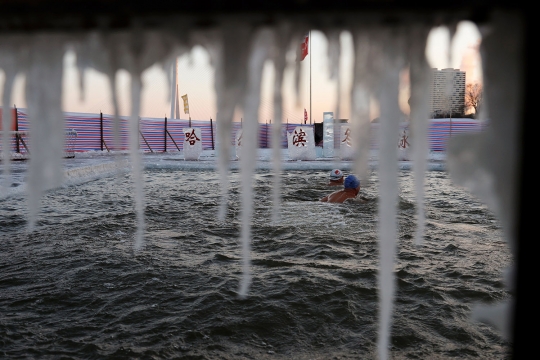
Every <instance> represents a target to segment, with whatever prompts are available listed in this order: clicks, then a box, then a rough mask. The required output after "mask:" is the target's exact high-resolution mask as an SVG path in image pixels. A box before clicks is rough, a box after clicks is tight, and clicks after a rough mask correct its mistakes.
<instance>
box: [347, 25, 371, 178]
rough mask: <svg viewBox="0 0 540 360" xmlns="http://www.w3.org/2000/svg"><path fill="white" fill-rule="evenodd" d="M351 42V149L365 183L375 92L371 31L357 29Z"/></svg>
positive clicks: (357, 168)
mask: <svg viewBox="0 0 540 360" xmlns="http://www.w3.org/2000/svg"><path fill="white" fill-rule="evenodd" d="M353 39H354V51H355V53H354V54H355V55H354V79H353V85H352V88H351V128H352V137H353V142H352V144H353V148H354V149H355V150H354V153H355V154H356V157H355V161H354V165H353V166H354V171H355V173H356V174H358V176H360V179H361V180H363V181H364V183H365V181H367V180H368V175H369V164H368V162H369V153H370V141H371V139H370V132H371V123H370V119H369V112H370V96H371V95H372V89H374V88H375V86H376V84H374V82H375V81H374V78H376V75H375V74H374V71H376V70H375V69H373V64H374V61H373V60H372V59H371V57H373V56H374V54H373V49H372V48H373V45H372V44H371V40H370V31H369V30H366V29H358V30H355V31H354V33H353Z"/></svg>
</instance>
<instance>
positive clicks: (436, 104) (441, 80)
mask: <svg viewBox="0 0 540 360" xmlns="http://www.w3.org/2000/svg"><path fill="white" fill-rule="evenodd" d="M432 75H433V77H432V79H431V86H430V89H429V90H430V91H429V94H430V99H429V100H430V101H429V103H430V112H431V113H432V114H435V115H437V114H441V115H446V114H449V112H450V111H451V112H452V113H453V114H462V113H463V112H464V109H465V71H461V70H459V69H442V70H437V69H432Z"/></svg>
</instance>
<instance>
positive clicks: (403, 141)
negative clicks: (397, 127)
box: [398, 130, 411, 149]
mask: <svg viewBox="0 0 540 360" xmlns="http://www.w3.org/2000/svg"><path fill="white" fill-rule="evenodd" d="M409 146H411V145H410V144H409V136H408V135H407V132H406V131H405V130H403V134H401V137H400V138H399V143H398V148H400V149H406V148H408V147H409Z"/></svg>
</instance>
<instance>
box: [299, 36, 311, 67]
mask: <svg viewBox="0 0 540 360" xmlns="http://www.w3.org/2000/svg"><path fill="white" fill-rule="evenodd" d="M308 45H309V33H306V36H305V37H304V41H302V43H301V44H300V53H299V54H298V59H299V61H302V60H304V59H305V58H306V56H307V55H308Z"/></svg>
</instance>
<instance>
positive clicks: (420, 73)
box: [409, 26, 431, 245]
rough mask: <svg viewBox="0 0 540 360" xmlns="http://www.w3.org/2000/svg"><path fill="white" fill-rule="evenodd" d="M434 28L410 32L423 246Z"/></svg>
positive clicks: (418, 237)
mask: <svg viewBox="0 0 540 360" xmlns="http://www.w3.org/2000/svg"><path fill="white" fill-rule="evenodd" d="M429 30H430V28H429V27H427V26H413V27H412V28H411V29H410V32H409V60H410V79H411V98H410V106H411V125H412V129H411V139H412V142H411V143H412V150H413V161H414V188H415V196H416V212H417V227H416V234H415V244H416V245H421V244H422V242H423V236H424V227H425V213H424V179H425V172H426V166H427V159H428V155H429V143H428V129H429V103H428V101H429V85H430V83H431V69H430V67H429V65H428V63H427V60H426V55H425V53H426V51H425V49H426V43H427V36H428V34H429Z"/></svg>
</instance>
